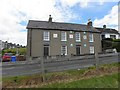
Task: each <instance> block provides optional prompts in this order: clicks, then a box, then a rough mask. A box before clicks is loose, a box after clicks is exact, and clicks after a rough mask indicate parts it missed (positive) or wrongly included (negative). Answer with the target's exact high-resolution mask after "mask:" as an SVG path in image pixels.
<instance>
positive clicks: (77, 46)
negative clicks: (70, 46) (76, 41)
mask: <svg viewBox="0 0 120 90" xmlns="http://www.w3.org/2000/svg"><path fill="white" fill-rule="evenodd" d="M76 55H80V45H76Z"/></svg>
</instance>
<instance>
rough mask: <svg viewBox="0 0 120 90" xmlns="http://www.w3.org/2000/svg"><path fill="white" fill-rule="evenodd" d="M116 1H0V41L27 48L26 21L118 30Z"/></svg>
mask: <svg viewBox="0 0 120 90" xmlns="http://www.w3.org/2000/svg"><path fill="white" fill-rule="evenodd" d="M118 1H119V0H1V2H0V40H3V41H8V42H12V43H16V44H20V45H27V29H26V26H27V24H28V21H29V20H40V21H48V18H49V15H51V16H52V18H53V22H68V23H77V24H87V22H88V19H91V20H92V22H93V26H94V27H102V26H103V25H106V26H107V28H114V29H117V30H118Z"/></svg>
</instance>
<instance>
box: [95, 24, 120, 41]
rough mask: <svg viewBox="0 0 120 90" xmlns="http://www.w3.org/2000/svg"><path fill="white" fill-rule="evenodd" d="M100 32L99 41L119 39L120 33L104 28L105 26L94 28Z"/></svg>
mask: <svg viewBox="0 0 120 90" xmlns="http://www.w3.org/2000/svg"><path fill="white" fill-rule="evenodd" d="M96 29H98V30H99V31H100V32H101V39H105V38H112V39H120V33H119V32H118V31H117V30H115V29H112V28H106V25H103V28H99V27H96Z"/></svg>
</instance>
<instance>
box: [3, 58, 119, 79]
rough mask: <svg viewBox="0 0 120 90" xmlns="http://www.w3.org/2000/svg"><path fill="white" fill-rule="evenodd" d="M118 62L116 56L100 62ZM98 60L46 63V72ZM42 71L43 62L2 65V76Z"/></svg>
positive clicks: (71, 67)
mask: <svg viewBox="0 0 120 90" xmlns="http://www.w3.org/2000/svg"><path fill="white" fill-rule="evenodd" d="M112 62H118V59H117V57H116V56H107V57H101V58H99V62H98V64H106V63H112ZM95 64H96V60H95V59H92V58H89V59H84V60H79V59H77V60H70V61H69V60H66V61H54V62H49V63H48V62H46V63H44V69H45V72H54V71H63V70H70V69H82V68H86V67H90V66H94V65H95ZM35 73H36V74H37V73H41V63H40V62H38V63H32V64H23V65H10V66H2V76H3V77H7V76H19V75H31V74H35Z"/></svg>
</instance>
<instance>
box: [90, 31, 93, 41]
mask: <svg viewBox="0 0 120 90" xmlns="http://www.w3.org/2000/svg"><path fill="white" fill-rule="evenodd" d="M89 42H93V34H92V33H90V34H89Z"/></svg>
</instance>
